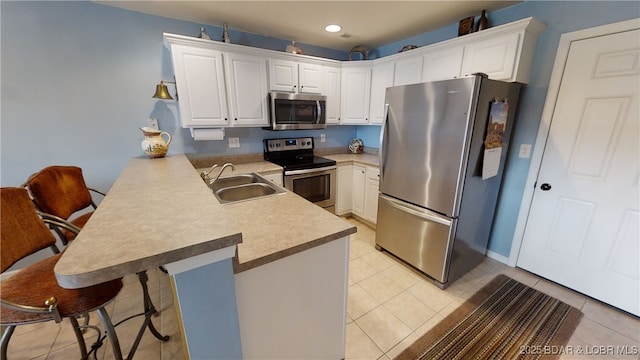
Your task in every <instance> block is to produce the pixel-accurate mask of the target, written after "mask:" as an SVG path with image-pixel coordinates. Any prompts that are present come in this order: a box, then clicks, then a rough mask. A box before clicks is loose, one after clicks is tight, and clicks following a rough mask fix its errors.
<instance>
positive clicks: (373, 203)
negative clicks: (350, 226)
mask: <svg viewBox="0 0 640 360" xmlns="http://www.w3.org/2000/svg"><path fill="white" fill-rule="evenodd" d="M366 172H367V174H366V175H367V177H366V179H365V187H364V213H363V217H364V219H365V220H368V221H370V222H372V223H374V224H375V223H376V222H377V218H378V189H379V188H380V170H379V169H377V168H372V167H368V166H367V171H366Z"/></svg>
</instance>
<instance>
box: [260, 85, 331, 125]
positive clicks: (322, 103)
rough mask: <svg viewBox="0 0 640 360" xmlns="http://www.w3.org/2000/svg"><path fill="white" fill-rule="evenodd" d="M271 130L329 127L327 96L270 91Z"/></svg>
mask: <svg viewBox="0 0 640 360" xmlns="http://www.w3.org/2000/svg"><path fill="white" fill-rule="evenodd" d="M269 100H270V101H269V109H270V112H271V113H270V115H271V123H270V126H269V128H268V129H270V130H306V129H324V128H326V127H327V115H326V112H325V108H326V103H327V97H326V96H324V95H317V94H293V93H277V92H271V93H269Z"/></svg>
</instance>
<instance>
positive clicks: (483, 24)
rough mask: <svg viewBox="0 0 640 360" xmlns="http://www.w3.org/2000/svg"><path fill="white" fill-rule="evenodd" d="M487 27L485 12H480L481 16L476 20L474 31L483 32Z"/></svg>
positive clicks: (487, 20) (487, 21)
mask: <svg viewBox="0 0 640 360" xmlns="http://www.w3.org/2000/svg"><path fill="white" fill-rule="evenodd" d="M488 27H489V19H487V11H486V10H482V15H480V19H478V23H476V31H480V30H484V29H486V28H488Z"/></svg>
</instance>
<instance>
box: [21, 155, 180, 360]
mask: <svg viewBox="0 0 640 360" xmlns="http://www.w3.org/2000/svg"><path fill="white" fill-rule="evenodd" d="M24 185H25V186H26V188H27V189H28V190H29V193H30V194H31V198H32V200H33V202H34V203H35V204H36V207H37V208H38V209H40V210H42V211H43V212H44V213H47V214H48V215H47V216H51V218H52V220H56V221H57V222H68V223H69V224H70V225H72V226H75V227H76V228H77V229H78V230H79V229H82V227H84V225H85V224H86V223H87V221H88V220H89V218H90V217H91V215H93V213H94V211H95V209H96V208H97V206H96V204H95V202H94V201H93V199H92V197H91V191H93V192H95V193H98V194H101V195H103V196H105V194H104V193H102V192H100V191H98V190H95V189H91V188H89V187H88V186H87V185H86V183H85V180H84V177H83V175H82V169H81V168H79V167H77V166H59V165H56V166H48V167H46V168H44V169H42V170H40V171H38V172H37V173H35V174H33V175H31V176H30V177H29V178H28V179H27V181H26V182H25V184H24ZM83 211H84V213H82V214H80V215H76V214H78V213H81V212H83ZM50 227H51V228H52V229H53V230H54V231H55V232H56V234H58V236H59V237H60V239H61V241H62V242H63V243H64V244H67V243H69V242H70V241H73V239H75V237H76V234H77V233H76V232H74V231H70V230H68V229H64V228H58V227H56V226H55V225H50ZM137 275H138V280H139V281H140V286H141V287H142V295H143V312H142V313H140V314H137V315H135V316H142V315H144V317H145V321H144V327H143V328H142V329H141V330H140V332H139V333H138V335H137V337H136V340H135V342H134V345H133V348H132V350H131V351H132V353H131V354H130V357H131V356H132V355H133V353H135V350H136V348H137V346H138V344H139V343H140V340H142V335H143V334H144V329H145V328H149V330H150V331H151V333H152V334H153V335H154V336H155V337H156V338H157V339H158V340H161V341H168V340H169V336H163V335H161V334H160V332H159V331H158V330H157V329H156V327H155V326H154V324H153V322H152V321H151V317H152V316H154V315H157V314H158V311H157V310H156V308H155V306H154V305H153V302H152V300H151V296H150V295H149V289H148V285H147V283H148V279H149V278H148V275H147V272H146V271H141V272H139V273H137Z"/></svg>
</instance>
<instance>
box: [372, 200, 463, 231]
mask: <svg viewBox="0 0 640 360" xmlns="http://www.w3.org/2000/svg"><path fill="white" fill-rule="evenodd" d="M380 198H381V199H384V200H386V201H387V202H388V203H389V205H391V206H393V207H395V208H396V209H398V210H400V211H404V212H406V213H409V214H411V215H415V216H417V217H419V218H421V219H425V220H428V221H432V222H436V223H438V224H442V225H445V226H451V220H449V219H447V218H443V217H442V216H439V215H436V214H432V213H431V212H429V211H428V210H425V209H420V208H418V207H417V206H413V205H410V204H406V203H402V202H400V201H398V200H395V199H392V198H390V197H387V196H384V195H380Z"/></svg>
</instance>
